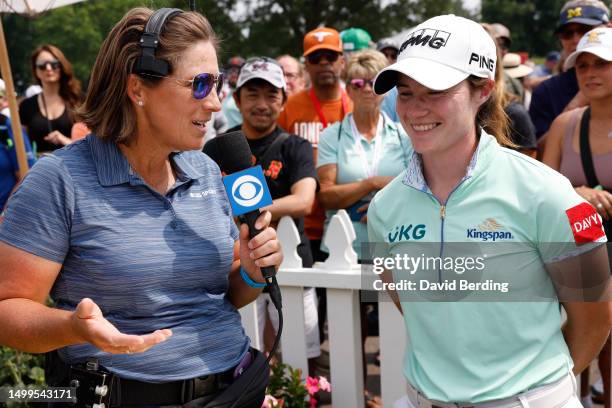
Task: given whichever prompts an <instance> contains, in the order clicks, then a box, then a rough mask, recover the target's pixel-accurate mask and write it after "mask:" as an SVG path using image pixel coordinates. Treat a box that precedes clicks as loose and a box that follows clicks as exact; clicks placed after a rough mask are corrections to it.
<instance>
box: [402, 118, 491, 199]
mask: <svg viewBox="0 0 612 408" xmlns="http://www.w3.org/2000/svg"><path fill="white" fill-rule="evenodd" d="M492 141H495V139H494V137H493V136H491V135H489V134H488V133H487V132H485V131H484V130H483V129H481V132H480V139H479V141H478V146H477V147H476V151H475V152H474V154H473V155H472V158H471V160H470V163H469V164H468V166H467V168H466V172H465V176H463V178H462V179H461V182H463V181H464V180H467V179H469V178H471V177H473V176H474V175H475V174H476V172H477V171H478V169H479V168H481V167H482V166H478V164H479V163H480V162H479V158H482V156H483V154H484V152H485V151H486V150H488V149H487V148H488V146H489V145H491V142H492ZM402 182H403V183H404V184H405V185H407V186H409V187H413V188H416V189H417V190H419V191H423V192H426V193H431V190H430V189H429V186H428V185H427V181H426V180H425V176H424V175H423V161H422V159H421V155H420V154H419V153H417V152H416V151H414V150H413V151H412V157H411V158H410V162H409V163H408V168H407V169H406V174H405V175H404V179H403V180H402ZM461 182H460V183H461Z"/></svg>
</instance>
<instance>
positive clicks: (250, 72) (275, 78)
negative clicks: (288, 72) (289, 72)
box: [236, 57, 287, 89]
mask: <svg viewBox="0 0 612 408" xmlns="http://www.w3.org/2000/svg"><path fill="white" fill-rule="evenodd" d="M251 79H263V80H264V81H266V82H268V83H270V84H271V85H272V86H274V87H276V88H281V89H285V88H286V87H287V85H286V84H285V75H284V74H283V69H282V68H281V66H280V65H279V64H278V62H276V61H275V60H273V59H272V58H268V57H254V58H249V59H248V60H247V61H246V62H245V63H244V65H243V66H242V68H241V69H240V74H239V75H238V81H237V82H236V88H240V87H241V86H242V85H244V84H245V83H247V82H248V81H250V80H251Z"/></svg>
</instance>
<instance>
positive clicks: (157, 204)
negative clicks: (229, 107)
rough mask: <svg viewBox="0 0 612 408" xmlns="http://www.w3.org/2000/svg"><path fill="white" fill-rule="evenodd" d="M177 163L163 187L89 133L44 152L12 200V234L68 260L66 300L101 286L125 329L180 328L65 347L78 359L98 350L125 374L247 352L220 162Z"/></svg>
mask: <svg viewBox="0 0 612 408" xmlns="http://www.w3.org/2000/svg"><path fill="white" fill-rule="evenodd" d="M171 162H172V164H173V167H174V169H175V170H176V174H177V181H176V184H175V185H174V186H173V187H172V188H171V189H170V191H169V192H168V193H167V194H166V195H161V194H159V193H157V192H156V191H154V190H153V189H151V188H150V187H148V186H147V185H146V184H145V182H144V181H143V179H142V178H141V177H140V176H139V175H138V174H136V173H135V172H134V171H133V170H132V169H131V167H130V165H129V163H128V161H127V160H126V158H125V156H124V155H123V154H122V153H121V151H120V150H119V149H118V148H117V146H116V145H115V144H114V143H109V142H105V141H102V140H101V139H99V138H97V137H95V136H94V135H89V136H87V138H85V139H83V140H81V141H78V142H76V143H73V144H71V145H68V146H66V147H65V148H63V149H61V150H58V151H56V152H55V153H54V154H53V155H52V156H48V157H44V158H42V159H41V160H39V161H38V162H37V164H36V165H35V166H34V167H33V168H32V170H31V171H30V172H29V173H28V175H27V176H26V178H25V180H24V182H23V183H22V184H21V186H20V187H19V188H18V190H17V191H16V192H15V194H14V195H13V196H12V198H11V199H10V200H9V204H8V207H7V209H6V218H5V220H4V222H3V223H1V224H0V240H2V241H3V242H6V243H7V244H9V245H12V246H14V247H17V248H20V249H22V250H24V251H27V252H29V253H32V254H34V255H37V256H40V257H43V258H46V259H49V260H51V261H54V262H58V263H62V269H61V271H60V274H59V276H58V278H57V280H56V281H55V284H54V285H53V288H52V290H51V296H52V298H53V299H54V300H55V302H56V307H58V308H61V309H65V310H74V309H75V307H76V305H77V304H78V302H79V301H80V300H81V299H83V298H84V297H90V298H91V299H93V300H94V302H96V303H97V304H98V306H100V308H101V309H102V312H103V313H104V316H105V317H106V318H107V319H108V320H109V321H110V322H112V323H113V324H114V325H115V326H116V327H117V328H118V329H119V330H120V331H121V332H123V333H128V334H145V333H150V332H152V331H154V330H156V329H164V328H169V329H172V331H173V333H174V334H173V336H172V337H170V338H169V339H168V340H167V341H166V342H163V343H160V344H158V345H156V346H154V347H152V348H150V349H149V350H148V351H146V352H144V353H138V354H131V355H119V354H108V353H104V352H101V351H100V350H98V349H97V348H96V347H94V346H92V345H90V344H81V345H73V346H69V347H64V348H62V349H60V350H59V352H60V355H61V357H62V358H63V359H64V361H66V362H67V363H74V362H77V361H82V360H84V359H86V358H87V357H97V358H98V359H99V361H100V364H102V365H103V366H105V367H106V368H107V369H109V370H110V371H112V372H114V373H116V374H118V375H119V376H121V377H124V378H130V379H138V380H142V381H151V382H164V381H174V380H179V379H186V378H192V377H197V376H202V375H206V374H210V373H217V372H222V371H225V370H227V369H229V368H231V367H232V366H235V365H236V364H238V362H239V361H240V360H241V358H242V357H243V356H244V354H245V353H246V352H247V350H248V347H249V339H248V337H247V336H246V334H245V332H244V330H243V328H242V325H241V321H240V315H239V314H238V312H237V310H236V308H235V307H234V306H233V305H232V304H231V303H230V301H229V300H228V298H227V296H226V294H227V290H228V274H229V271H230V266H231V263H232V258H233V246H234V241H235V240H236V239H237V238H238V230H237V228H236V225H235V224H234V222H233V219H232V216H231V208H230V205H229V202H228V199H227V195H226V193H225V190H224V188H223V184H222V180H221V174H220V171H219V168H218V167H217V165H216V164H215V163H214V162H213V161H212V160H211V159H210V158H208V157H207V156H206V155H204V154H203V153H201V152H197V151H190V152H182V153H177V154H173V155H172V157H171Z"/></svg>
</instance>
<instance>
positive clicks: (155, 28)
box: [132, 7, 183, 76]
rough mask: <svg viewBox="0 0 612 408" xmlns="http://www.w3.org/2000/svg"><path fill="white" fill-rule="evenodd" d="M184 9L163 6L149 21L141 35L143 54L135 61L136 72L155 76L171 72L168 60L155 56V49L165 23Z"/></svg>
mask: <svg viewBox="0 0 612 408" xmlns="http://www.w3.org/2000/svg"><path fill="white" fill-rule="evenodd" d="M182 12H183V10H181V9H177V8H167V7H164V8H161V9H159V10H157V11H156V12H155V13H153V15H152V16H151V17H150V18H149V21H147V25H146V26H145V29H144V32H143V33H142V37H140V43H139V45H140V48H142V54H141V55H140V57H138V59H137V60H136V62H135V63H134V69H133V70H132V72H133V73H134V74H139V75H141V74H145V75H146V74H150V75H154V76H167V75H168V74H169V73H170V64H169V63H168V61H165V60H162V59H158V58H156V57H155V50H156V49H157V46H158V44H159V36H160V34H161V31H162V29H163V28H164V24H166V21H168V19H170V18H171V17H173V16H175V15H176V14H180V13H182Z"/></svg>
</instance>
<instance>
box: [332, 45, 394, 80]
mask: <svg viewBox="0 0 612 408" xmlns="http://www.w3.org/2000/svg"><path fill="white" fill-rule="evenodd" d="M387 65H389V60H387V57H385V54H383V53H382V52H380V51H376V50H371V49H366V50H362V51H357V52H353V53H351V54H350V56H349V58H348V62H347V63H346V68H345V69H344V72H343V73H342V80H343V81H345V82H348V81H350V80H351V79H353V78H357V77H374V76H375V75H376V74H377V73H378V72H380V71H381V70H382V69H383V68H385V67H386V66H387Z"/></svg>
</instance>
